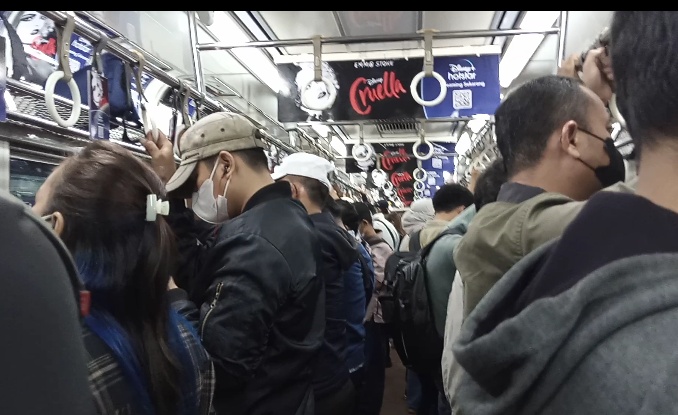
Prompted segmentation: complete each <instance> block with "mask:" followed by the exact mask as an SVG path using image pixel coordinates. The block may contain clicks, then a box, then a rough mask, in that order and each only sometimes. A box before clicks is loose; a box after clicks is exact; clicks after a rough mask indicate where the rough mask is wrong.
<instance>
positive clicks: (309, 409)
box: [175, 183, 325, 415]
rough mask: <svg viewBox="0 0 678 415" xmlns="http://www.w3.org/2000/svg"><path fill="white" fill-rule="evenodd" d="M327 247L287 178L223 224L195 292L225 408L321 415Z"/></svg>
mask: <svg viewBox="0 0 678 415" xmlns="http://www.w3.org/2000/svg"><path fill="white" fill-rule="evenodd" d="M318 246H319V245H318V241H317V237H316V232H315V228H314V226H313V223H311V220H310V219H309V217H308V214H307V212H306V210H305V209H304V207H303V206H302V205H301V204H300V203H298V202H296V201H294V200H293V199H292V194H291V190H290V186H289V184H288V183H275V184H271V185H269V186H266V187H264V188H263V189H261V190H260V191H258V192H257V193H255V194H254V196H252V198H251V199H250V200H249V202H247V204H246V206H245V209H244V212H243V213H242V214H241V215H240V216H238V217H236V218H233V219H231V220H229V221H228V222H227V223H225V224H224V225H223V226H222V228H221V231H220V234H219V238H218V240H217V242H216V244H215V245H214V247H212V248H210V249H209V251H208V252H207V255H206V258H205V263H204V267H203V268H202V271H201V272H200V273H199V274H198V275H197V276H196V283H195V286H194V293H195V295H193V296H192V298H191V299H192V300H193V302H195V303H196V304H200V305H201V307H200V324H199V333H200V335H201V337H202V340H203V344H204V346H205V348H206V349H207V351H208V352H209V353H210V355H211V357H212V358H213V360H214V366H215V373H216V378H217V384H216V389H215V393H214V408H215V409H216V411H217V413H218V414H222V413H223V414H229V415H245V414H246V415H264V414H280V415H311V414H313V389H312V386H311V378H312V368H313V367H314V365H315V361H316V356H317V352H318V350H319V349H320V346H321V345H322V342H323V333H324V330H325V313H324V309H325V304H324V300H325V296H324V291H323V285H322V280H321V279H320V278H318V277H317V276H316V258H319V257H320V250H319V249H318ZM175 306H176V307H182V308H184V311H185V309H186V308H187V307H188V306H190V304H188V302H186V301H184V304H175ZM193 311H194V312H195V310H193ZM184 314H185V315H186V314H187V313H185V312H184ZM188 314H190V313H188Z"/></svg>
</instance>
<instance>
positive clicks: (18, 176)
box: [9, 158, 56, 206]
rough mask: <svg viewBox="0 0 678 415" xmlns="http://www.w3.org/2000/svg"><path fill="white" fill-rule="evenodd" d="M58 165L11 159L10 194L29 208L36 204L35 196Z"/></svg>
mask: <svg viewBox="0 0 678 415" xmlns="http://www.w3.org/2000/svg"><path fill="white" fill-rule="evenodd" d="M55 167H56V165H54V164H50V163H43V162H39V161H34V160H24V159H19V158H11V159H10V161H9V192H10V193H11V194H13V195H14V196H16V197H18V198H19V199H21V200H22V201H23V202H24V203H26V204H27V205H28V206H33V204H35V194H36V193H37V191H38V189H39V188H40V186H41V185H42V183H44V181H45V180H46V179H47V176H49V175H50V173H51V172H52V170H54V168H55Z"/></svg>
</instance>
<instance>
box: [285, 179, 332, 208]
mask: <svg viewBox="0 0 678 415" xmlns="http://www.w3.org/2000/svg"><path fill="white" fill-rule="evenodd" d="M287 177H288V179H289V180H290V181H293V182H297V183H299V184H301V185H302V186H303V187H304V189H306V194H307V195H308V198H309V199H310V200H311V203H313V204H314V205H316V206H319V207H320V208H321V209H324V208H325V205H326V204H327V201H328V200H330V199H331V198H330V189H328V188H327V186H325V185H324V184H322V183H321V182H320V181H319V180H316V179H311V178H309V177H304V176H296V175H292V174H290V175H288V176H287Z"/></svg>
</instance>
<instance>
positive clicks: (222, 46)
mask: <svg viewBox="0 0 678 415" xmlns="http://www.w3.org/2000/svg"><path fill="white" fill-rule="evenodd" d="M559 32H560V29H559V28H553V29H548V30H523V29H496V30H459V31H449V32H436V33H435V34H434V36H433V39H434V40H435V39H467V38H474V37H502V36H516V35H530V34H545V35H551V34H556V33H559ZM423 39H424V34H423V33H410V34H389V35H372V36H343V37H342V36H336V37H324V38H323V39H322V43H323V45H331V44H335V45H351V44H357V43H375V42H376V43H387V42H406V41H411V40H423ZM312 44H313V40H312V39H310V38H308V39H279V40H259V41H252V42H246V43H242V44H239V45H233V44H230V45H229V44H226V43H203V44H200V45H198V49H199V50H201V51H202V50H228V49H235V48H274V47H287V46H304V45H312Z"/></svg>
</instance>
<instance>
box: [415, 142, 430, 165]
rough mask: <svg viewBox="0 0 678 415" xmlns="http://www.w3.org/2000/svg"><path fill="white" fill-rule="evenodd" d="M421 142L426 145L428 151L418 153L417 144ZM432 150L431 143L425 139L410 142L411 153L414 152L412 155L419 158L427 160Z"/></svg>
mask: <svg viewBox="0 0 678 415" xmlns="http://www.w3.org/2000/svg"><path fill="white" fill-rule="evenodd" d="M422 144H426V145H427V146H428V152H427V153H426V154H423V155H422V154H419V146H420V145H422ZM433 150H434V149H433V143H431V142H429V141H426V140H425V139H422V140H419V141H417V142H416V143H414V144H412V153H413V154H414V157H416V158H418V159H419V160H428V159H430V158H431V157H433Z"/></svg>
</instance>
